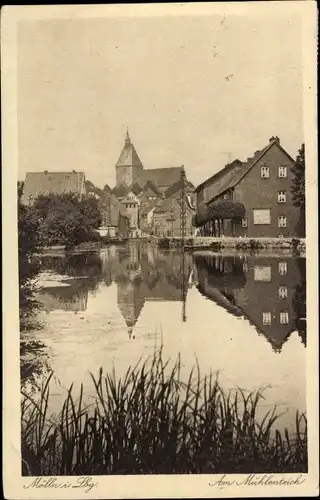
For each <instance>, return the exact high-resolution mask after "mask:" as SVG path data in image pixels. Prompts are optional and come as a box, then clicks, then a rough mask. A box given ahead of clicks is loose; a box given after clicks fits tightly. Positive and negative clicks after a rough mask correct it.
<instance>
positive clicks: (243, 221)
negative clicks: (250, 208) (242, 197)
mask: <svg viewBox="0 0 320 500" xmlns="http://www.w3.org/2000/svg"><path fill="white" fill-rule="evenodd" d="M242 227H248V219H247V217H243V219H242Z"/></svg>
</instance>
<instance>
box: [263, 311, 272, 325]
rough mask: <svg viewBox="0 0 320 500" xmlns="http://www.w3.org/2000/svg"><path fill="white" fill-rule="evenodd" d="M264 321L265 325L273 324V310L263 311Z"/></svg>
mask: <svg viewBox="0 0 320 500" xmlns="http://www.w3.org/2000/svg"><path fill="white" fill-rule="evenodd" d="M262 323H263V324H264V325H271V312H264V313H262Z"/></svg>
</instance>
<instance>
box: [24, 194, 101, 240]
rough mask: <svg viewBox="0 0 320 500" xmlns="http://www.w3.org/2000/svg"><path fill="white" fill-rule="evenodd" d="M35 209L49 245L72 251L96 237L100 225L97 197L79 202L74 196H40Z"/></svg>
mask: <svg viewBox="0 0 320 500" xmlns="http://www.w3.org/2000/svg"><path fill="white" fill-rule="evenodd" d="M33 209H34V210H35V212H36V213H37V216H38V219H39V221H40V231H41V233H42V237H43V240H44V243H45V244H46V245H65V246H66V247H67V248H72V247H73V246H76V245H78V244H80V243H83V242H87V241H92V240H95V239H96V237H97V235H96V232H95V230H96V229H98V228H99V226H100V225H101V213H100V208H99V201H98V200H97V199H96V198H94V197H85V198H82V199H81V200H80V199H79V197H78V196H77V195H76V194H75V193H64V194H53V193H52V194H49V195H41V196H39V197H38V198H37V199H36V200H35V202H34V205H33Z"/></svg>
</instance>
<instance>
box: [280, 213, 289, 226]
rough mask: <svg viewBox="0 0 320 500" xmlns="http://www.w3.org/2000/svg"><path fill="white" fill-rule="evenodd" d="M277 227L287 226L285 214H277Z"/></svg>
mask: <svg viewBox="0 0 320 500" xmlns="http://www.w3.org/2000/svg"><path fill="white" fill-rule="evenodd" d="M278 227H287V217H286V216H285V215H279V217H278Z"/></svg>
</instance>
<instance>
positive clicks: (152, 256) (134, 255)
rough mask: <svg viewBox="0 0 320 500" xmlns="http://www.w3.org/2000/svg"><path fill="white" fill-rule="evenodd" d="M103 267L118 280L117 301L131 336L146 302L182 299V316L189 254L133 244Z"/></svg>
mask: <svg viewBox="0 0 320 500" xmlns="http://www.w3.org/2000/svg"><path fill="white" fill-rule="evenodd" d="M104 269H105V272H107V274H108V272H110V271H111V273H112V281H114V282H116V283H117V303H118V307H119V309H120V311H121V313H122V315H123V317H124V319H125V322H126V325H127V329H128V335H129V337H130V338H134V326H135V324H136V322H137V320H138V318H139V315H140V313H141V311H142V309H143V307H144V305H145V303H146V302H149V301H165V302H170V301H178V302H181V303H182V316H183V315H184V313H183V311H184V309H185V301H186V290H187V288H188V287H189V286H190V275H191V271H192V256H191V255H190V254H186V253H182V252H163V251H160V250H159V249H158V248H157V247H155V246H151V245H148V244H146V243H143V242H141V243H139V244H137V243H135V244H132V245H128V246H127V247H124V248H119V249H118V251H117V252H116V255H115V259H114V260H113V259H110V258H107V259H106V261H105V263H104Z"/></svg>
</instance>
